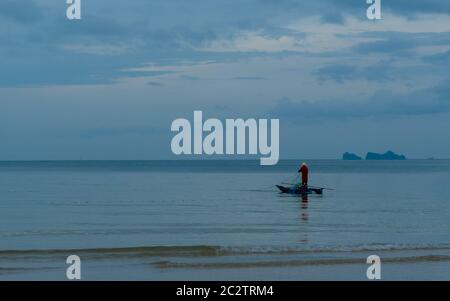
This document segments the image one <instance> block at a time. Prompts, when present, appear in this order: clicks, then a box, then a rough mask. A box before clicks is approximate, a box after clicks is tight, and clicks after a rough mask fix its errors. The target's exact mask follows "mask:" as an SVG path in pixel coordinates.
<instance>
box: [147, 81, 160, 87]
mask: <svg viewBox="0 0 450 301" xmlns="http://www.w3.org/2000/svg"><path fill="white" fill-rule="evenodd" d="M147 85H148V86H152V87H162V86H164V85H163V84H162V83H160V82H147Z"/></svg>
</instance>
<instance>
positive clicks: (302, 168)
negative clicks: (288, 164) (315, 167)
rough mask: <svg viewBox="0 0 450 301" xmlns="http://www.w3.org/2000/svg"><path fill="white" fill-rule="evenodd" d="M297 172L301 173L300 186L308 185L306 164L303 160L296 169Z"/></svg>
mask: <svg viewBox="0 0 450 301" xmlns="http://www.w3.org/2000/svg"><path fill="white" fill-rule="evenodd" d="M298 172H299V173H301V174H302V187H307V186H308V165H306V163H305V162H303V163H302V165H301V166H300V169H299V170H298Z"/></svg>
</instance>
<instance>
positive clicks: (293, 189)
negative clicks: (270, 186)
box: [276, 185, 323, 195]
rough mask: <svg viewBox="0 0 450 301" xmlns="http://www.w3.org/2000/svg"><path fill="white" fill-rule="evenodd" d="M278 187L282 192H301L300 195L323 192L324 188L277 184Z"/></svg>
mask: <svg viewBox="0 0 450 301" xmlns="http://www.w3.org/2000/svg"><path fill="white" fill-rule="evenodd" d="M276 186H277V188H278V189H279V190H280V191H281V192H282V193H288V194H299V195H305V194H313V193H315V194H322V193H323V188H310V187H286V186H281V185H276Z"/></svg>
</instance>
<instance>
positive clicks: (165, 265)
mask: <svg viewBox="0 0 450 301" xmlns="http://www.w3.org/2000/svg"><path fill="white" fill-rule="evenodd" d="M435 261H450V256H445V255H425V256H406V257H392V258H384V259H383V263H419V262H435ZM361 262H362V261H361V258H331V259H306V260H302V259H299V260H268V261H257V262H256V261H252V262H207V263H204V262H202V263H179V262H170V261H159V262H155V263H153V265H154V266H155V267H157V268H160V269H171V268H191V269H229V268H234V269H238V268H269V267H298V266H315V265H343V264H361Z"/></svg>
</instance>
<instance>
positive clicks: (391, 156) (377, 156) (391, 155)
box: [366, 151, 406, 160]
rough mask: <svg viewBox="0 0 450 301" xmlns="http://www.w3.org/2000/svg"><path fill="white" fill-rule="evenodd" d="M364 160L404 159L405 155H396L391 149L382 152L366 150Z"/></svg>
mask: <svg viewBox="0 0 450 301" xmlns="http://www.w3.org/2000/svg"><path fill="white" fill-rule="evenodd" d="M366 160H406V157H405V156H404V155H398V154H396V153H394V152H393V151H387V152H385V153H384V154H377V153H371V152H368V153H367V155H366Z"/></svg>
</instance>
